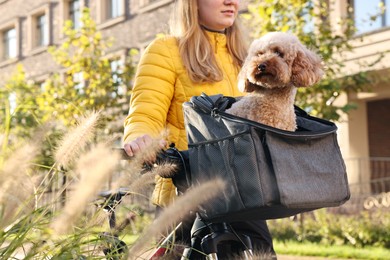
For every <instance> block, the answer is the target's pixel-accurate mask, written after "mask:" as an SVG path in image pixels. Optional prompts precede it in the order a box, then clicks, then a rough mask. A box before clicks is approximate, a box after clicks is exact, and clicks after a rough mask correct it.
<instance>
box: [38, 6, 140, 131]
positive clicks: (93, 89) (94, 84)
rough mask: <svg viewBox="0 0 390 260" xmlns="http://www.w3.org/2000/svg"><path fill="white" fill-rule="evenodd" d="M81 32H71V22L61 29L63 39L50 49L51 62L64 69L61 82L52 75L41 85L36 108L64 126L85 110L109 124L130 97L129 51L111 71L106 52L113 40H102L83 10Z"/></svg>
mask: <svg viewBox="0 0 390 260" xmlns="http://www.w3.org/2000/svg"><path fill="white" fill-rule="evenodd" d="M81 22H82V26H81V28H80V29H78V30H76V29H73V25H72V22H71V21H67V22H66V23H65V26H64V34H65V36H66V37H65V40H64V42H63V43H62V44H61V45H59V46H52V47H51V48H50V49H49V52H50V54H51V55H52V56H53V58H54V60H55V61H56V62H57V63H58V64H59V65H61V66H62V67H63V68H64V69H65V75H64V78H63V79H62V78H61V76H60V75H59V74H58V73H55V74H53V75H52V76H51V77H50V78H49V79H48V80H46V82H45V83H44V84H43V88H44V91H43V93H42V94H41V95H40V97H39V105H40V107H41V109H42V110H44V111H45V119H46V120H48V119H49V118H52V117H53V116H55V118H56V119H59V120H61V121H62V122H63V123H64V124H65V125H72V124H74V123H75V122H76V120H77V119H78V118H80V116H82V115H83V114H85V113H86V112H87V111H93V110H94V111H100V110H101V111H104V113H103V114H104V115H105V119H106V120H107V121H112V120H113V119H114V118H115V116H118V114H115V113H119V114H120V115H122V113H123V112H122V110H123V102H125V103H127V99H128V97H129V96H130V94H129V93H130V90H131V89H130V88H129V87H126V86H129V85H130V80H131V78H132V77H133V74H134V66H133V65H132V56H133V54H134V51H131V52H130V53H129V55H128V58H127V59H126V61H125V62H124V63H123V64H121V65H120V66H119V68H116V69H113V68H112V66H113V63H112V61H113V60H115V59H116V58H118V57H111V58H107V57H106V56H105V55H106V53H105V51H106V50H107V49H108V48H109V47H110V45H111V43H112V41H111V40H110V39H106V38H103V36H102V34H101V32H99V31H98V30H97V29H96V24H95V22H94V21H93V20H92V19H91V17H90V14H89V9H87V8H85V9H83V14H82V18H81Z"/></svg>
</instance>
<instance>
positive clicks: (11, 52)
mask: <svg viewBox="0 0 390 260" xmlns="http://www.w3.org/2000/svg"><path fill="white" fill-rule="evenodd" d="M2 38H3V56H2V59H3V60H7V59H12V58H16V56H17V54H18V50H17V38H16V28H9V29H7V30H5V31H3V34H2Z"/></svg>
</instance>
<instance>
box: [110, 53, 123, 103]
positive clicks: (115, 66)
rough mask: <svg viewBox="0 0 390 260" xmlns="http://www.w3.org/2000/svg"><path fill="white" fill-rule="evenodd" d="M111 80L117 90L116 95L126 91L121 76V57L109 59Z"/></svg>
mask: <svg viewBox="0 0 390 260" xmlns="http://www.w3.org/2000/svg"><path fill="white" fill-rule="evenodd" d="M110 66H111V72H112V82H113V83H114V85H115V87H116V88H117V90H118V95H124V94H125V93H126V91H125V86H124V82H123V80H122V78H121V75H122V73H123V66H124V62H123V59H113V60H111V61H110Z"/></svg>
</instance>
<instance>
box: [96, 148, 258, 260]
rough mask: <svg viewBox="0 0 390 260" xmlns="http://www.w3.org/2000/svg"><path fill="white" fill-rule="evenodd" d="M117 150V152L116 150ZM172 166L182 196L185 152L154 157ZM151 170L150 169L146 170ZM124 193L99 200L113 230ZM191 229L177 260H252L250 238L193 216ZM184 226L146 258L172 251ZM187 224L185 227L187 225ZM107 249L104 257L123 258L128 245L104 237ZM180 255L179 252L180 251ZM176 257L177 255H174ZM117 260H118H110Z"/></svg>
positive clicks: (186, 167) (226, 225) (108, 235)
mask: <svg viewBox="0 0 390 260" xmlns="http://www.w3.org/2000/svg"><path fill="white" fill-rule="evenodd" d="M116 150H118V149H116ZM119 152H120V153H121V154H122V160H131V157H128V156H127V154H126V153H125V152H124V150H123V149H119ZM165 162H169V163H174V164H176V165H177V166H178V170H177V171H176V172H175V174H174V175H173V176H172V179H173V182H174V184H175V186H176V187H177V190H178V193H179V194H180V193H184V192H185V191H186V189H187V188H188V183H187V180H186V176H188V174H189V171H190V169H189V163H188V154H187V152H186V151H179V150H177V149H176V148H175V147H174V146H172V147H170V148H168V149H167V150H165V151H163V152H161V153H159V154H158V155H157V160H156V164H159V163H165ZM148 167H150V166H148ZM129 193H130V191H128V190H126V189H122V190H119V191H117V192H111V191H105V192H101V193H100V196H101V197H104V198H106V199H107V200H108V201H109V202H105V204H104V207H106V209H107V212H108V217H109V223H110V229H117V228H116V225H115V223H116V218H115V208H116V206H117V205H118V204H119V203H120V201H121V199H122V197H123V196H126V195H127V194H129ZM193 217H194V218H193V223H190V225H191V226H192V228H191V232H190V234H191V235H190V237H189V238H188V239H189V241H188V242H189V244H188V245H187V246H186V247H185V248H184V250H182V252H180V259H182V260H184V259H215V260H217V259H227V258H228V257H229V256H232V255H233V254H234V255H240V256H241V258H242V259H252V256H253V246H252V240H251V238H250V236H248V235H246V234H244V233H242V232H240V231H236V230H235V229H234V228H233V227H232V226H231V225H230V224H229V223H226V222H220V223H209V222H207V221H204V220H202V219H201V218H200V217H199V216H197V214H193ZM184 224H185V223H183V222H182V223H179V224H178V225H177V226H176V227H175V228H174V229H173V230H172V231H171V233H170V234H169V235H168V236H167V237H166V238H165V239H164V240H162V241H161V242H160V243H158V245H157V246H156V248H155V250H154V252H153V253H152V254H151V256H150V257H149V258H148V259H150V260H157V259H161V258H162V257H164V256H166V255H167V254H169V253H172V251H173V250H175V249H174V246H172V245H174V244H175V239H176V238H177V237H178V236H180V235H178V234H180V233H182V229H183V228H186V227H184V226H185V225H184ZM187 224H188V223H187ZM103 236H104V238H105V240H106V241H107V242H108V245H106V246H105V247H104V253H105V255H106V256H110V255H115V256H118V257H120V256H123V255H126V252H127V245H126V244H125V242H123V241H122V240H120V239H118V236H117V234H116V233H115V234H114V235H112V234H111V233H105V234H103ZM179 251H181V250H179ZM174 253H176V254H177V252H174ZM109 259H120V258H109Z"/></svg>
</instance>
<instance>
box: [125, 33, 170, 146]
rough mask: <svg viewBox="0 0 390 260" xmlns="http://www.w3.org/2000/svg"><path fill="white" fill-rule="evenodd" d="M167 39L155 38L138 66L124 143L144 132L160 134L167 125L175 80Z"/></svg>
mask: <svg viewBox="0 0 390 260" xmlns="http://www.w3.org/2000/svg"><path fill="white" fill-rule="evenodd" d="M165 41H166V40H165V39H156V40H155V41H154V42H152V43H151V44H150V45H149V46H148V48H147V49H146V50H145V52H144V54H143V56H142V58H141V60H140V63H139V65H138V70H137V74H136V77H135V82H134V87H133V91H132V94H131V100H130V110H129V115H128V116H127V118H126V120H125V131H124V140H125V142H128V141H131V140H133V139H135V138H136V137H138V136H140V135H143V134H150V135H152V136H154V137H157V136H158V135H159V134H160V133H161V131H162V130H163V129H164V127H165V122H166V118H167V113H168V110H169V107H170V105H171V100H172V96H173V92H174V84H175V80H176V72H175V68H174V64H173V61H172V58H171V55H170V50H169V48H168V46H167V44H165Z"/></svg>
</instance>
